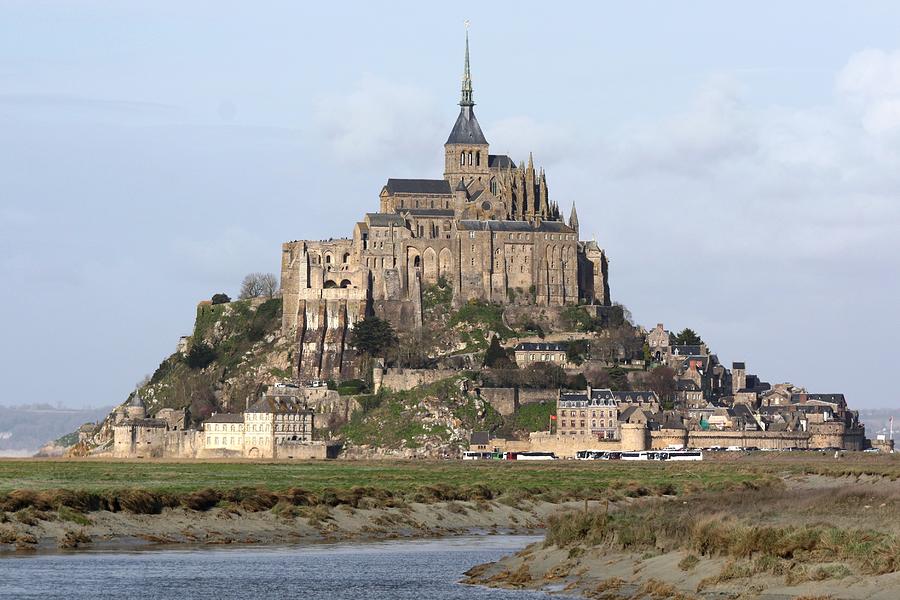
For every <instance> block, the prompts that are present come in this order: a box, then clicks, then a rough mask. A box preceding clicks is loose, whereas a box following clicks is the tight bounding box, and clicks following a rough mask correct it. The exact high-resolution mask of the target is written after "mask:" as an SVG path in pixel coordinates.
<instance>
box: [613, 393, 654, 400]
mask: <svg viewBox="0 0 900 600" xmlns="http://www.w3.org/2000/svg"><path fill="white" fill-rule="evenodd" d="M612 395H613V397H614V398H615V399H616V400H618V401H619V402H658V401H659V398H658V397H657V396H656V392H645V391H637V392H612Z"/></svg>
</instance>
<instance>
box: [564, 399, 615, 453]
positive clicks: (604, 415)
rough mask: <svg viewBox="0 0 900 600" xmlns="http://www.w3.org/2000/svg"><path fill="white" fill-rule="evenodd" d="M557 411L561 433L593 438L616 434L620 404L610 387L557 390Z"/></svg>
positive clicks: (611, 437)
mask: <svg viewBox="0 0 900 600" xmlns="http://www.w3.org/2000/svg"><path fill="white" fill-rule="evenodd" d="M556 415H557V420H556V427H557V432H558V433H559V435H560V436H564V435H578V436H588V437H591V438H593V439H595V440H615V439H618V438H619V420H618V419H619V408H618V402H617V401H616V398H615V396H614V395H613V392H612V391H611V390H605V389H600V390H593V389H590V388H588V389H587V391H584V392H568V391H566V392H563V391H560V393H559V399H558V400H557V403H556Z"/></svg>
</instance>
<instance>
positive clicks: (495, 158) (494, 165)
mask: <svg viewBox="0 0 900 600" xmlns="http://www.w3.org/2000/svg"><path fill="white" fill-rule="evenodd" d="M488 167H490V168H491V169H508V168H510V167H512V168H513V169H515V168H516V161H514V160H513V159H511V158H510V157H509V156H507V155H505V154H491V155H489V156H488Z"/></svg>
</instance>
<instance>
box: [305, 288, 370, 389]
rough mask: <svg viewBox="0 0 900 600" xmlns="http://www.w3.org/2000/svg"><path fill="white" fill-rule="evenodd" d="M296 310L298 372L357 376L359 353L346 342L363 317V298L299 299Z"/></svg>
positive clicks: (309, 376)
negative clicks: (297, 313) (354, 326)
mask: <svg viewBox="0 0 900 600" xmlns="http://www.w3.org/2000/svg"><path fill="white" fill-rule="evenodd" d="M322 291H323V292H331V291H334V290H322ZM297 310H298V311H299V315H298V319H297V321H296V323H297V326H296V338H295V339H296V341H297V348H298V352H297V355H298V359H297V361H298V367H297V374H298V376H299V377H300V378H301V379H335V380H342V379H355V378H358V377H360V376H361V374H360V360H359V357H358V356H357V354H356V352H355V351H353V350H352V349H351V348H349V347H348V346H347V344H346V342H347V336H348V332H349V329H350V328H352V326H353V325H354V324H355V323H357V322H359V321H361V320H362V319H363V318H365V314H366V303H365V301H363V300H322V299H319V300H300V301H299V303H298V308H297Z"/></svg>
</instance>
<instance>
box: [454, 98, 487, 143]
mask: <svg viewBox="0 0 900 600" xmlns="http://www.w3.org/2000/svg"><path fill="white" fill-rule="evenodd" d="M447 143H448V144H487V140H486V139H484V133H482V131H481V125H479V124H478V119H476V118H475V111H474V110H472V107H471V106H462V107H460V109H459V116H458V117H456V123H455V124H454V125H453V129H452V130H451V131H450V137H448V138H447Z"/></svg>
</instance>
